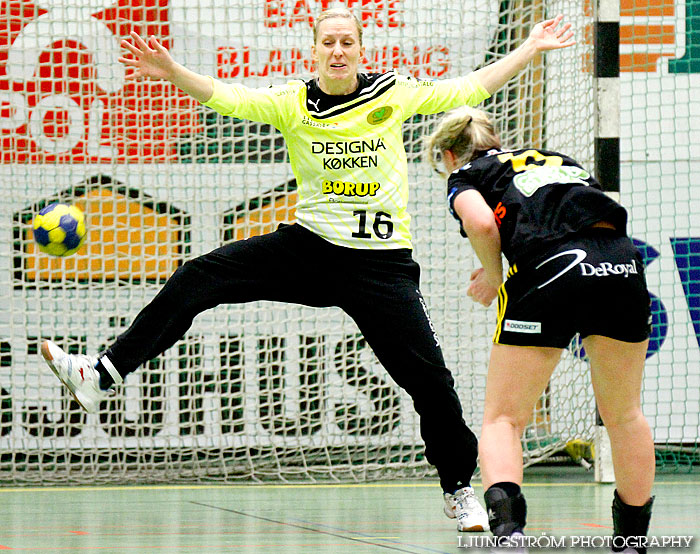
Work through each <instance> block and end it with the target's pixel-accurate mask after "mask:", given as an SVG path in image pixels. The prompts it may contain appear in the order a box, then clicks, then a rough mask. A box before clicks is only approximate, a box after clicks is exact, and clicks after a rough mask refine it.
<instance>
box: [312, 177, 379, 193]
mask: <svg viewBox="0 0 700 554" xmlns="http://www.w3.org/2000/svg"><path fill="white" fill-rule="evenodd" d="M380 188H381V185H380V184H379V183H377V182H376V181H375V182H372V183H352V182H348V181H329V180H328V179H326V180H324V181H323V182H322V183H321V192H323V194H336V195H339V196H376V195H377V191H378V190H379V189H380Z"/></svg>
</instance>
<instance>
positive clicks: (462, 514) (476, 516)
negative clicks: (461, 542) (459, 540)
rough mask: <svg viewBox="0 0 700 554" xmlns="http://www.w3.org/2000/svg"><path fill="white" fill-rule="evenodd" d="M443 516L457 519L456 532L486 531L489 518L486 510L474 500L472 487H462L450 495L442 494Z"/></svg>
mask: <svg viewBox="0 0 700 554" xmlns="http://www.w3.org/2000/svg"><path fill="white" fill-rule="evenodd" d="M442 496H443V498H444V499H445V508H444V509H445V515H446V516H447V517H449V518H450V519H455V518H456V519H457V531H488V530H489V518H488V516H487V515H486V510H484V508H482V507H481V504H479V501H478V500H477V499H476V495H475V494H474V489H473V488H472V487H462V488H461V489H458V490H456V491H455V492H454V494H450V493H448V492H446V493H443V495H442Z"/></svg>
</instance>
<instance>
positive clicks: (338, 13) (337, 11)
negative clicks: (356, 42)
mask: <svg viewBox="0 0 700 554" xmlns="http://www.w3.org/2000/svg"><path fill="white" fill-rule="evenodd" d="M333 17H343V18H345V19H350V20H352V21H353V22H354V23H355V27H356V28H357V34H358V35H359V38H360V46H362V23H360V20H359V19H357V16H356V15H355V14H354V13H352V12H351V11H350V10H349V9H347V8H330V9H328V10H325V11H322V12H321V14H320V15H319V16H318V17H317V18H316V20H315V21H314V44H316V39H317V37H318V27H319V25H320V24H321V23H322V22H323V21H325V20H326V19H331V18H333Z"/></svg>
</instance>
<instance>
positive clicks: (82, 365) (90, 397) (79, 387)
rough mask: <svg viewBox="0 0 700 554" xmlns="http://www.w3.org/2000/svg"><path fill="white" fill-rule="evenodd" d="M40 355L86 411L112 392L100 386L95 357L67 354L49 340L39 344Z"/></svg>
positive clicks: (91, 411)
mask: <svg viewBox="0 0 700 554" xmlns="http://www.w3.org/2000/svg"><path fill="white" fill-rule="evenodd" d="M41 355H42V357H43V358H44V360H46V363H47V364H48V365H49V367H50V368H51V371H53V372H54V373H55V374H56V377H58V379H59V380H60V381H61V383H63V384H64V385H65V386H66V387H68V390H69V391H70V393H71V394H72V395H73V398H75V401H76V402H77V403H78V404H80V407H81V408H82V409H83V410H85V411H86V412H88V413H93V412H95V411H97V408H98V407H99V405H100V402H102V401H103V400H105V399H106V398H108V397H109V396H111V395H112V394H113V393H114V390H113V389H109V390H103V389H101V388H100V374H99V372H98V371H97V370H96V369H95V365H97V358H95V357H93V356H85V355H82V354H67V353H66V352H64V351H63V350H62V349H61V348H60V347H59V346H58V345H57V344H55V343H53V342H51V341H50V340H46V341H44V342H43V343H42V344H41ZM111 373H112V372H110V374H111ZM115 373H116V371H115ZM120 382H121V377H120V378H119V383H120ZM117 384H118V383H117Z"/></svg>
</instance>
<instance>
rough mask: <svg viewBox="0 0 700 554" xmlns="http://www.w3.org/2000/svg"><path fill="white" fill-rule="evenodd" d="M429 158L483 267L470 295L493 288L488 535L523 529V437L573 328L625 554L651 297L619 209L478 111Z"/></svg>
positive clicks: (639, 530)
mask: <svg viewBox="0 0 700 554" xmlns="http://www.w3.org/2000/svg"><path fill="white" fill-rule="evenodd" d="M426 155H427V158H428V160H429V161H430V163H431V165H433V167H434V168H435V169H438V166H439V164H440V163H441V164H442V165H443V166H444V169H445V170H446V172H443V171H441V169H442V168H440V169H438V170H439V171H440V172H441V173H442V174H443V175H444V176H446V177H447V174H448V173H449V177H448V180H447V183H448V184H447V196H448V199H449V207H450V211H451V213H452V214H453V215H454V217H455V218H456V219H457V220H458V221H459V222H460V232H461V233H462V235H463V236H466V237H468V238H469V240H470V242H471V244H472V246H473V248H474V250H475V252H476V254H477V256H478V258H479V261H480V262H481V264H482V267H481V268H479V269H477V270H475V271H474V272H473V273H472V275H471V282H470V284H469V287H468V289H467V294H468V295H469V296H471V297H472V298H473V299H474V300H475V301H477V302H479V303H481V304H483V305H484V306H488V305H490V304H491V302H492V301H493V300H494V298H496V297H498V324H497V327H496V332H495V335H494V338H493V342H494V344H493V348H492V351H491V358H490V363H489V371H488V377H487V383H486V401H485V405H484V422H483V427H482V435H481V440H480V445H479V455H480V459H481V470H482V480H483V484H484V489H485V490H486V493H485V498H486V504H487V508H488V513H489V524H490V527H491V531H492V532H493V533H494V534H495V535H497V536H518V535H522V533H523V528H524V526H525V515H526V505H525V499H524V497H523V495H522V493H521V490H520V485H521V483H522V479H523V466H522V446H521V442H520V437H521V435H522V432H523V430H524V428H525V425H526V424H527V423H528V421H529V419H530V416H531V414H532V409H533V407H534V406H535V403H536V402H537V399H538V398H539V397H540V395H541V394H542V392H543V390H544V388H545V386H546V385H547V382H548V381H549V378H550V376H551V374H552V372H553V370H554V368H555V366H556V365H557V363H558V361H559V358H560V355H561V352H562V349H563V348H565V347H567V346H568V345H569V343H570V342H571V340H572V339H573V338H574V335H575V334H576V333H580V336H581V337H582V340H583V344H584V347H585V350H586V354H587V356H588V358H589V360H590V367H591V377H592V382H593V388H594V391H595V396H596V400H597V402H598V407H599V410H600V415H601V416H602V418H603V421H604V423H605V426H606V428H607V430H608V433H609V435H610V441H611V445H612V451H613V464H614V468H615V476H616V480H617V490H616V491H615V495H614V501H613V508H612V510H613V521H614V536H615V537H617V540H613V544H614V545H615V546H614V548H613V550H614V551H623V550H625V548H626V547H627V545H626V544H625V541H624V540H622V538H621V537H632V536H645V535H646V533H647V531H648V526H649V520H650V517H651V506H652V501H653V499H652V498H651V489H652V484H653V481H654V468H655V464H654V445H653V441H652V436H651V431H650V428H649V425H648V423H647V421H646V419H645V418H644V416H643V414H642V410H641V405H640V396H641V385H642V372H643V366H644V359H645V356H646V352H647V345H648V337H649V330H650V325H649V324H650V301H649V293H648V291H647V288H646V282H645V278H644V267H643V263H642V259H641V257H640V255H639V253H638V251H637V249H636V248H635V247H634V245H633V243H632V241H631V240H630V239H629V238H628V237H627V235H626V224H627V212H626V211H625V209H624V208H623V207H622V206H621V205H620V204H618V203H617V202H615V201H613V200H612V199H610V198H609V197H608V196H607V195H606V194H605V193H603V192H602V190H601V188H600V185H599V184H598V182H597V181H596V180H595V178H594V177H593V176H592V175H591V174H590V173H589V172H588V171H587V170H586V169H584V168H582V167H581V166H580V165H579V164H578V163H577V162H576V161H574V160H573V159H571V158H570V157H568V156H566V155H564V154H560V153H558V152H549V151H545V150H539V149H535V148H527V149H519V150H502V149H501V144H500V139H499V137H498V135H497V133H496V132H495V130H494V127H493V124H492V122H491V120H490V118H489V116H488V115H487V114H486V113H485V112H483V111H480V110H476V109H473V108H469V107H464V108H458V109H456V110H454V111H452V112H449V113H448V114H447V115H446V116H445V117H444V118H443V119H442V120H441V121H440V123H439V124H438V125H437V127H436V129H435V131H434V133H433V134H432V135H431V136H430V137H429V139H428V141H427V143H426ZM501 254H503V255H505V257H506V259H507V260H508V262H509V264H510V269H509V271H508V278H507V280H506V281H505V282H503V267H502V256H501ZM524 347H527V348H524ZM627 551H628V552H640V553H641V552H645V548H643V547H639V548H636V549H630V550H627Z"/></svg>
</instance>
